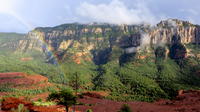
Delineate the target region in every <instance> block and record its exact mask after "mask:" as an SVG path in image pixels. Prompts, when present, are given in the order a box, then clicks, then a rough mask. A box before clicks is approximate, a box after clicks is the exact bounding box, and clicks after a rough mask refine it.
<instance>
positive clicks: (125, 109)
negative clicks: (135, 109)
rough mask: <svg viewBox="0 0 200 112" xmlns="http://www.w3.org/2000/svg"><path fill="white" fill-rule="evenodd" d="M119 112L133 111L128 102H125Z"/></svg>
mask: <svg viewBox="0 0 200 112" xmlns="http://www.w3.org/2000/svg"><path fill="white" fill-rule="evenodd" d="M119 112H132V110H131V108H130V107H129V105H128V104H124V105H123V106H122V107H121V109H120V111H119Z"/></svg>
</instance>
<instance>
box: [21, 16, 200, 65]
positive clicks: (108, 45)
mask: <svg viewBox="0 0 200 112" xmlns="http://www.w3.org/2000/svg"><path fill="white" fill-rule="evenodd" d="M174 35H179V36H180V38H176V36H175V37H174ZM173 37H174V38H173ZM175 40H178V41H179V42H180V43H181V44H189V43H196V44H198V43H199V42H200V27H199V26H197V25H193V24H191V23H189V22H185V21H180V20H172V19H169V20H167V21H161V22H160V23H159V24H157V26H156V27H153V28H152V27H150V26H148V25H137V26H136V25H120V26H117V25H109V24H91V25H84V24H64V25H60V26H57V27H53V28H36V29H35V30H33V31H31V32H29V33H28V35H27V39H26V40H22V41H20V45H19V46H20V47H21V48H20V49H21V50H22V49H23V50H24V51H25V50H27V49H37V50H40V51H43V52H44V53H48V52H50V51H51V52H53V53H54V54H55V55H56V57H58V59H59V60H66V59H72V60H74V61H75V62H76V63H77V64H80V63H81V62H83V61H91V62H94V63H96V64H104V63H106V62H107V61H110V60H113V59H115V58H119V57H120V56H121V55H122V54H123V53H125V54H126V53H127V54H129V53H134V52H137V51H138V48H140V47H143V45H144V44H147V45H151V46H157V45H161V44H167V45H171V44H174V42H175ZM49 57H51V56H49Z"/></svg>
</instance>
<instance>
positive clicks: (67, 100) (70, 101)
mask: <svg viewBox="0 0 200 112" xmlns="http://www.w3.org/2000/svg"><path fill="white" fill-rule="evenodd" d="M76 98H77V97H76V96H75V95H73V93H72V91H71V90H69V89H63V90H61V91H59V92H53V93H51V94H50V95H49V97H48V100H50V101H52V100H54V101H56V102H57V103H58V104H60V105H64V106H65V108H66V112H69V107H71V106H72V105H74V104H76Z"/></svg>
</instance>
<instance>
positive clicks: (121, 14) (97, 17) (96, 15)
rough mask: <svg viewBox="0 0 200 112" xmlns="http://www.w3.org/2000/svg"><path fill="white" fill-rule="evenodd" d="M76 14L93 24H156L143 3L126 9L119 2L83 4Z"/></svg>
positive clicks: (113, 0) (117, 0)
mask: <svg viewBox="0 0 200 112" xmlns="http://www.w3.org/2000/svg"><path fill="white" fill-rule="evenodd" d="M76 12H77V14H78V15H80V16H82V17H85V18H86V19H90V20H91V21H93V22H104V23H111V24H140V23H151V24H152V23H153V24H154V23H156V22H155V20H156V19H155V17H154V15H153V14H152V13H151V11H150V10H149V8H148V7H147V5H146V4H145V3H144V2H136V3H135V4H134V6H133V8H128V7H126V5H125V4H124V3H123V2H122V1H121V0H112V1H111V2H110V3H109V4H104V3H102V4H91V3H88V2H84V3H82V4H81V5H80V7H78V8H77V10H76Z"/></svg>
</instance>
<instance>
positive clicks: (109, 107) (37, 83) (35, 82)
mask: <svg viewBox="0 0 200 112" xmlns="http://www.w3.org/2000/svg"><path fill="white" fill-rule="evenodd" d="M8 83H9V84H11V86H12V87H13V88H19V89H35V88H42V87H46V86H47V85H51V84H50V83H49V82H48V79H47V78H46V77H43V76H41V75H27V74H24V73H0V85H4V84H8ZM6 94H9V93H6V92H0V97H1V96H3V95H6ZM83 95H84V97H83V98H82V99H79V100H78V101H79V102H82V103H84V104H86V105H80V106H76V110H77V111H80V112H85V111H86V110H88V109H92V110H93V112H117V111H119V109H120V108H121V106H122V105H123V104H128V105H129V106H130V107H131V109H132V110H133V112H200V91H198V90H190V91H180V92H179V95H178V96H177V97H176V99H174V100H172V101H170V100H160V101H157V102H154V103H147V102H117V101H111V100H106V99H103V97H102V96H105V95H107V94H105V93H104V92H101V93H99V92H85V93H84V94H83ZM47 96H48V93H43V94H38V95H36V96H34V98H35V100H37V99H38V98H46V97H47ZM20 103H22V104H24V105H26V106H27V107H28V108H29V109H30V110H33V111H36V112H60V111H59V110H60V109H61V110H62V109H63V107H60V106H51V107H37V106H33V105H32V104H31V102H27V101H25V100H20V99H16V98H15V99H13V98H10V99H7V100H6V102H4V104H3V105H2V106H3V109H4V110H5V111H6V110H9V109H11V108H16V106H17V105H18V104H20ZM89 105H90V106H89ZM0 112H1V111H0Z"/></svg>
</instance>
